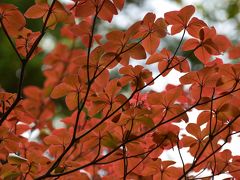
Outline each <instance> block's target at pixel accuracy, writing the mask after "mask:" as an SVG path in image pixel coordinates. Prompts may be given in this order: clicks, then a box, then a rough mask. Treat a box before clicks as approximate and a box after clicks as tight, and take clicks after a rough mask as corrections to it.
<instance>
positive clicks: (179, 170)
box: [0, 0, 240, 180]
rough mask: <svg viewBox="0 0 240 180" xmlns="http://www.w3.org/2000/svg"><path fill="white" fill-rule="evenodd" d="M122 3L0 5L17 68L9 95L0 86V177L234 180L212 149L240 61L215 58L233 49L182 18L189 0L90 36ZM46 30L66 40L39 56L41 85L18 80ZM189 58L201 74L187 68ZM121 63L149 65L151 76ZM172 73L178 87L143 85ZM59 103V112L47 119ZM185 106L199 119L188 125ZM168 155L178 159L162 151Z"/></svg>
mask: <svg viewBox="0 0 240 180" xmlns="http://www.w3.org/2000/svg"><path fill="white" fill-rule="evenodd" d="M123 6H124V0H91V1H90V0H89V1H85V0H73V3H72V4H67V5H66V4H62V3H61V2H60V1H57V0H53V1H52V2H51V3H47V1H45V0H36V2H35V4H33V5H32V6H31V7H29V8H28V10H27V11H26V12H20V11H19V9H18V8H17V7H16V6H15V5H13V4H0V23H1V30H2V31H3V32H4V34H5V36H6V37H7V38H8V40H9V43H10V44H11V46H12V49H13V53H15V54H16V55H17V57H18V59H9V63H11V61H19V64H20V66H21V72H20V79H19V86H18V90H16V92H6V91H4V90H1V91H0V162H1V164H0V177H1V179H19V180H22V179H81V180H85V179H86V180H87V179H106V180H107V179H136V180H138V179H146V180H148V179H154V180H159V179H162V180H168V179H196V178H199V177H206V179H210V178H211V177H214V176H217V175H222V174H225V175H228V176H229V177H234V178H235V179H239V178H240V154H239V155H235V154H233V153H232V151H231V149H223V148H224V147H225V145H226V144H229V143H231V142H232V136H233V135H236V134H238V133H239V132H240V123H239V121H240V108H239V107H240V99H239V97H240V91H239V90H240V85H239V80H240V65H239V64H224V63H223V60H222V59H220V57H219V55H222V54H223V53H226V52H227V54H228V57H229V58H232V59H233V58H238V57H239V56H240V53H239V52H240V46H239V44H238V45H233V44H232V43H231V42H230V40H228V38H227V37H226V36H224V35H220V34H218V33H217V31H216V29H215V28H214V27H211V26H208V25H207V24H206V23H205V22H204V21H203V20H200V19H198V18H197V17H194V16H193V15H194V12H195V8H194V7H193V6H192V5H188V6H186V7H183V8H182V9H181V10H178V11H171V12H167V13H165V15H164V17H162V18H158V17H156V15H155V14H153V13H148V14H146V15H145V17H144V18H143V19H142V20H140V21H138V22H136V23H134V24H133V25H132V26H130V27H129V28H128V29H126V30H124V31H123V30H118V29H115V30H113V31H111V32H108V33H107V34H98V33H96V25H97V22H98V23H99V22H103V21H107V22H109V23H110V22H111V21H112V18H113V16H115V15H117V14H118V13H119V12H120V11H121V10H122V9H123ZM28 19H32V20H35V19H36V20H37V19H38V20H39V19H41V20H42V28H41V29H39V31H37V32H33V31H32V30H31V29H28V25H27V22H28V21H27V20H28ZM57 26H58V27H61V28H60V33H61V35H62V37H64V38H66V39H68V42H70V43H68V44H64V43H62V42H58V43H57V45H56V47H55V49H54V50H53V51H52V52H50V53H48V54H46V55H45V56H44V59H43V61H42V64H43V65H44V67H45V68H44V69H43V74H44V76H45V82H44V85H43V87H36V86H25V85H24V74H25V70H26V68H27V65H28V64H29V63H31V61H34V58H35V57H36V56H38V54H39V53H43V52H41V51H42V50H41V48H40V47H39V43H40V41H41V40H42V38H43V37H44V36H45V34H46V33H47V32H50V31H56V30H57V29H59V28H56V27H57ZM175 34H180V35H181V36H182V38H181V39H179V43H178V44H176V46H175V50H173V51H172V50H170V49H168V48H167V47H162V45H160V42H161V40H162V39H163V38H165V37H166V36H168V37H171V36H174V35H175ZM0 43H1V42H0ZM183 52H184V53H183ZM193 56H195V57H196V58H197V59H198V60H199V61H200V62H202V64H203V65H204V67H203V68H202V69H200V70H198V71H192V70H191V67H190V63H189V59H190V58H191V57H193ZM129 61H134V62H137V61H141V62H145V64H146V65H149V64H154V65H155V66H157V67H158V70H159V74H158V75H157V76H155V77H153V73H152V71H151V69H149V68H147V66H144V65H130V64H129ZM173 69H175V70H177V71H179V72H182V73H183V76H182V77H181V78H180V79H179V81H180V85H178V86H174V85H170V84H169V85H167V86H166V89H165V90H164V91H162V92H154V91H152V90H150V91H146V88H147V87H149V86H151V85H152V84H154V83H155V80H156V79H157V78H159V77H160V76H163V77H165V76H167V75H168V73H170V71H171V70H173ZM112 70H115V71H118V76H117V77H113V76H112V73H111V72H112ZM1 78H2V77H1ZM7 78H11V76H9V77H7ZM126 87H129V91H128V92H127V93H126V91H123V89H124V88H125V89H126ZM3 88H4V87H3ZM63 101H64V103H63ZM61 103H62V104H64V105H63V107H64V108H66V109H67V110H68V112H69V114H70V115H68V116H64V117H63V116H59V115H58V114H59V108H58V106H60V105H59V104H61ZM194 109H195V110H196V109H197V110H199V112H200V114H199V115H198V117H196V118H195V120H194V121H189V117H188V116H189V114H188V112H191V111H192V110H194ZM61 110H63V109H60V111H61ZM56 119H57V120H56ZM55 121H58V122H62V123H63V124H64V126H63V127H61V128H59V127H56V126H54V124H53V122H55ZM183 127H184V128H183ZM26 132H28V137H26V135H25V136H24V135H23V134H26ZM32 133H34V134H35V136H36V137H35V138H34V139H32V138H29V137H31V134H32ZM36 134H37V135H36ZM170 151H174V152H175V156H176V159H180V164H179V162H178V163H177V160H176V159H168V160H166V159H163V158H162V155H163V154H164V153H165V154H166V153H167V152H170ZM187 152H188V153H189V154H188V157H189V158H187V159H186V158H185V157H186V156H183V153H187ZM189 159H190V161H189Z"/></svg>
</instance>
